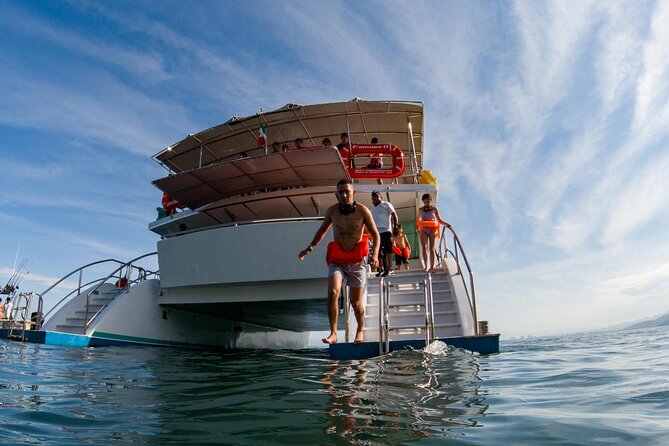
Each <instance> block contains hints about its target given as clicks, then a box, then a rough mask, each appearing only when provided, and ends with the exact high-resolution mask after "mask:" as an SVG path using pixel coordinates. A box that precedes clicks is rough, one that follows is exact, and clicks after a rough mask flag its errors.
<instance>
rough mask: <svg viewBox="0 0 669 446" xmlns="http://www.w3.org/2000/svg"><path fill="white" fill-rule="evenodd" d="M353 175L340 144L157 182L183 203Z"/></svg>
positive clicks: (326, 182)
mask: <svg viewBox="0 0 669 446" xmlns="http://www.w3.org/2000/svg"><path fill="white" fill-rule="evenodd" d="M342 178H350V176H349V174H348V172H347V170H346V169H345V168H344V164H343V163H342V161H341V157H340V156H339V151H338V150H337V148H336V147H318V148H313V149H302V150H290V151H287V152H279V153H273V154H270V155H257V156H253V157H249V158H242V159H237V160H233V161H228V162H221V163H217V164H212V165H209V166H205V167H202V168H196V169H192V170H188V171H184V172H181V173H178V174H175V175H170V176H167V177H164V178H161V179H159V180H155V181H154V182H153V184H154V185H155V186H156V187H158V188H159V189H160V190H162V191H163V192H165V193H167V194H169V195H171V196H172V197H173V198H175V199H176V200H178V201H179V202H180V203H181V204H182V205H183V206H185V207H188V208H190V209H197V208H198V207H200V206H203V205H205V204H208V203H213V202H215V201H218V200H221V199H223V198H227V197H233V196H237V195H242V194H248V193H251V192H257V191H261V190H265V191H267V190H272V189H279V188H283V189H285V188H294V187H308V186H332V185H334V184H336V183H337V182H338V181H339V180H341V179H342Z"/></svg>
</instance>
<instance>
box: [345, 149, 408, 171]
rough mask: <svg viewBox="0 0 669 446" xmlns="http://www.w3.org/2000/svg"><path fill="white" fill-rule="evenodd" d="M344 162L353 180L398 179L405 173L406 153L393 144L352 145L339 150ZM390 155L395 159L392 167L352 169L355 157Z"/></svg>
mask: <svg viewBox="0 0 669 446" xmlns="http://www.w3.org/2000/svg"><path fill="white" fill-rule="evenodd" d="M339 154H340V155H341V159H342V161H344V165H345V166H346V168H347V169H348V173H349V175H351V178H396V177H399V176H400V175H402V174H403V173H404V169H405V168H406V165H405V164H404V153H402V149H400V148H399V147H397V146H396V145H393V144H350V145H348V146H344V147H342V148H341V149H340V150H339ZM386 154H389V155H390V156H391V157H392V159H393V165H392V167H387V168H371V167H367V166H366V167H352V166H351V164H352V163H351V160H352V159H353V158H355V155H369V156H379V155H386Z"/></svg>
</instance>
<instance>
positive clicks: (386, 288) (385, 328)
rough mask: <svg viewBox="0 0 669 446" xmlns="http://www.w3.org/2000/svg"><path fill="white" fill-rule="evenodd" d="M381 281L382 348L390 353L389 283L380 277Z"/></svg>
mask: <svg viewBox="0 0 669 446" xmlns="http://www.w3.org/2000/svg"><path fill="white" fill-rule="evenodd" d="M381 280H382V282H383V299H384V308H383V333H384V340H383V344H384V349H385V352H386V353H390V335H389V333H388V332H389V331H390V313H389V311H390V283H389V282H386V281H385V280H383V278H382V279H381Z"/></svg>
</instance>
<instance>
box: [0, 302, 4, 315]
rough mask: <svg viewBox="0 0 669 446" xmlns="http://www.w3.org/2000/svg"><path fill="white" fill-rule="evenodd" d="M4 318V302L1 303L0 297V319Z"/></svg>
mask: <svg viewBox="0 0 669 446" xmlns="http://www.w3.org/2000/svg"><path fill="white" fill-rule="evenodd" d="M4 318H5V304H3V303H2V299H0V319H4Z"/></svg>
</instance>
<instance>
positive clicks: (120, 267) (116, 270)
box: [83, 251, 158, 335]
mask: <svg viewBox="0 0 669 446" xmlns="http://www.w3.org/2000/svg"><path fill="white" fill-rule="evenodd" d="M157 254H158V253H157V252H155V251H154V252H150V253H148V254H144V255H141V256H139V257H136V258H134V259H132V260H130V261H128V262H126V263H124V264H122V265H121V266H119V267H118V268H116V269H115V270H114V271H112V272H111V273H110V274H109V275H108V276H107V277H106V278H105V279H104V280H102V281H101V282H100V283H98V284H97V285H96V286H95V287H93V288H92V289H91V290H90V291H89V292H88V293H87V294H86V305H85V308H84V333H83V334H84V335H85V334H86V331H87V330H88V327H89V326H90V325H91V323H93V321H94V320H95V318H97V317H98V315H99V314H100V312H101V311H102V310H104V309H105V308H107V305H109V302H110V301H111V299H112V298H109V299H107V302H105V303H104V304H103V305H102V307H101V308H100V309H99V310H98V311H96V312H95V314H94V315H93V316H92V317H91V319H90V320H89V319H88V305H89V302H90V298H91V294H93V293H95V292H96V291H97V290H98V288H100V287H101V286H102V284H103V283H105V282H107V280H109V279H111V278H112V277H114V275H115V274H116V273H117V272H120V271H121V270H122V269H123V268H126V267H131V266H132V264H133V263H134V262H136V261H138V260H141V259H143V258H145V257H149V256H154V255H157ZM142 270H143V271H144V272H145V273H146V270H144V269H143V268H142ZM153 274H155V273H153ZM145 279H146V275H144V276H143V277H140V278H138V279H137V281H133V283H135V282H138V281H141V280H145ZM129 285H130V283H128V284H127V285H126V286H129Z"/></svg>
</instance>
